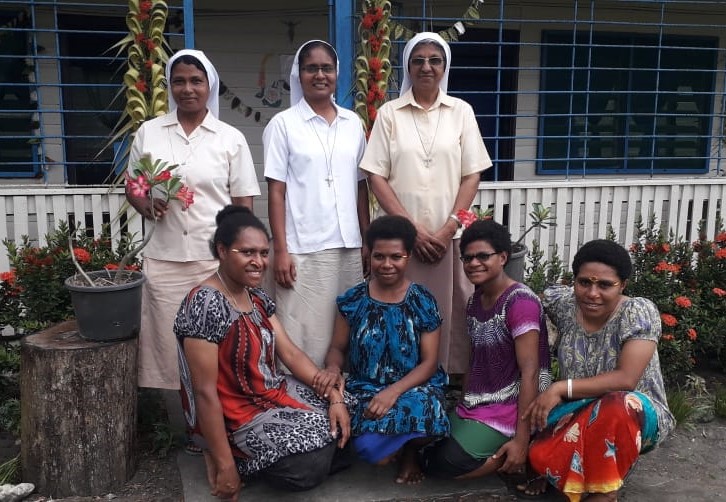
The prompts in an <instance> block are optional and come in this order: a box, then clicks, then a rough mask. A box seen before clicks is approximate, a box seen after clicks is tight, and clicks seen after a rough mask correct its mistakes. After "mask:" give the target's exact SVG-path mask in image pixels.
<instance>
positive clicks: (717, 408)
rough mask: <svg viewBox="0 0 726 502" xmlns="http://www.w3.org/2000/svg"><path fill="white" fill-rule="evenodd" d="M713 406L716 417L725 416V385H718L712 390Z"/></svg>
mask: <svg viewBox="0 0 726 502" xmlns="http://www.w3.org/2000/svg"><path fill="white" fill-rule="evenodd" d="M713 408H714V413H715V414H716V416H717V417H720V418H726V386H723V385H719V386H717V387H716V389H715V390H714V392H713Z"/></svg>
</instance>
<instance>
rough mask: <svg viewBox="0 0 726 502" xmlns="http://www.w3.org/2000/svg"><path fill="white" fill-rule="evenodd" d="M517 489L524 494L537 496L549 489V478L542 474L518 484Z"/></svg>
mask: <svg viewBox="0 0 726 502" xmlns="http://www.w3.org/2000/svg"><path fill="white" fill-rule="evenodd" d="M517 490H519V491H520V492H522V493H523V494H524V495H527V496H530V497H537V496H539V495H542V494H543V493H544V492H546V491H547V478H545V477H543V476H540V477H537V478H534V479H530V480H529V481H527V482H526V483H525V484H523V485H517Z"/></svg>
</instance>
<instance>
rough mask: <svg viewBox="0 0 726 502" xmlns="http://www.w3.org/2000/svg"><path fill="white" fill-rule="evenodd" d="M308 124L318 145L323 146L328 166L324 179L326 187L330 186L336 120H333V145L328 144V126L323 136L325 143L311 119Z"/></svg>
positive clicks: (336, 131) (336, 129)
mask: <svg viewBox="0 0 726 502" xmlns="http://www.w3.org/2000/svg"><path fill="white" fill-rule="evenodd" d="M308 124H310V127H311V128H312V130H313V132H314V133H315V137H316V138H318V143H320V146H321V147H322V148H323V153H324V154H325V166H326V167H327V168H328V176H327V177H326V178H325V181H327V182H328V187H330V185H331V183H333V150H335V141H336V140H337V139H338V120H337V119H336V120H335V131H334V132H333V146H330V128H328V134H327V136H326V137H325V143H323V140H322V139H321V138H320V135H319V134H318V130H317V129H316V128H315V124H313V122H312V120H311V121H309V122H308ZM328 147H330V155H328Z"/></svg>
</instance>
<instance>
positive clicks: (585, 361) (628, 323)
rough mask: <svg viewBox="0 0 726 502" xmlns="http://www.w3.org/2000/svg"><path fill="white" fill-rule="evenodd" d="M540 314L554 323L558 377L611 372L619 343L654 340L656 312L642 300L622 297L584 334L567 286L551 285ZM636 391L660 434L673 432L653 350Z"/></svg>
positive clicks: (657, 333)
mask: <svg viewBox="0 0 726 502" xmlns="http://www.w3.org/2000/svg"><path fill="white" fill-rule="evenodd" d="M543 305H544V308H545V312H546V313H547V315H548V316H549V317H550V319H551V320H552V322H553V323H554V324H555V326H556V327H557V331H558V333H559V335H558V336H559V341H558V344H557V347H556V350H557V361H558V363H559V367H560V378H561V379H565V378H589V377H593V376H595V375H599V374H601V373H605V372H608V371H613V370H614V369H615V367H616V366H617V363H618V358H619V357H620V352H621V350H622V347H623V344H624V343H625V342H627V341H628V340H650V341H653V342H655V343H656V344H657V343H658V340H659V339H660V335H661V324H660V315H659V313H658V308H657V307H656V306H655V304H654V303H653V302H652V301H650V300H648V299H647V298H640V297H635V298H625V299H624V301H623V302H622V303H621V304H620V307H618V309H617V310H616V311H615V312H614V313H613V314H612V315H611V316H610V319H609V320H608V321H607V323H606V324H605V326H604V327H603V328H602V329H600V330H599V331H596V332H594V333H587V332H586V331H585V330H584V329H583V328H582V326H580V324H579V323H578V322H577V319H576V304H575V295H574V291H573V289H572V288H571V287H566V286H552V287H550V288H548V289H547V290H546V291H545V293H544V300H543ZM635 390H637V391H639V392H642V393H643V394H645V395H647V396H648V397H649V398H650V399H651V400H652V402H653V406H654V407H655V409H656V412H657V414H658V428H659V438H660V440H661V441H662V440H663V439H665V438H666V437H667V436H668V434H669V433H670V432H671V431H672V430H673V428H674V426H675V419H674V418H673V415H672V414H671V412H670V410H669V409H668V401H667V400H666V393H665V386H664V384H663V375H662V373H661V371H660V360H659V358H658V350H657V349H656V351H655V352H654V353H653V357H651V359H650V362H648V366H646V368H645V371H644V372H643V376H642V377H641V378H640V381H639V382H638V385H637V386H636V388H635Z"/></svg>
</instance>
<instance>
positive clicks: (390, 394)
mask: <svg viewBox="0 0 726 502" xmlns="http://www.w3.org/2000/svg"><path fill="white" fill-rule="evenodd" d="M398 396H399V394H398V393H396V391H394V390H391V388H390V387H386V388H385V389H383V390H382V391H380V392H379V393H378V394H376V395H375V396H373V399H371V401H370V402H369V403H368V407H367V408H366V409H365V411H364V412H363V416H364V417H365V418H372V419H375V420H378V419H380V418H383V417H384V416H385V415H386V413H388V411H389V410H390V409H391V408H392V407H393V405H394V404H396V401H397V400H398Z"/></svg>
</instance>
